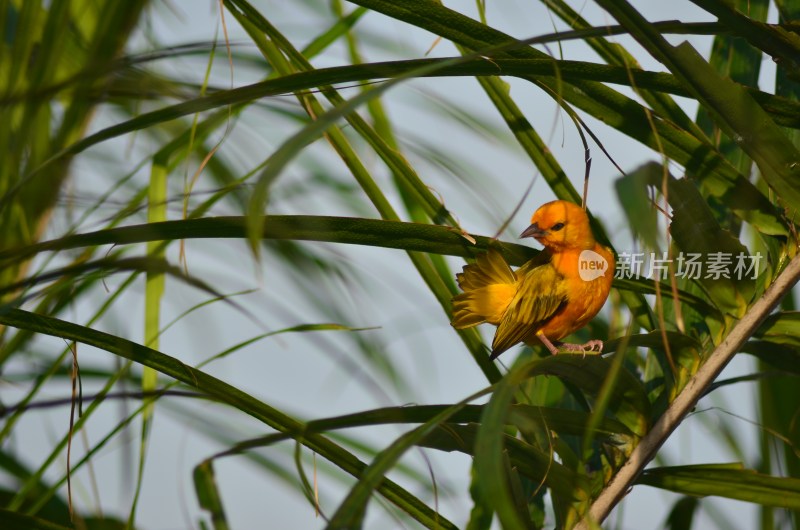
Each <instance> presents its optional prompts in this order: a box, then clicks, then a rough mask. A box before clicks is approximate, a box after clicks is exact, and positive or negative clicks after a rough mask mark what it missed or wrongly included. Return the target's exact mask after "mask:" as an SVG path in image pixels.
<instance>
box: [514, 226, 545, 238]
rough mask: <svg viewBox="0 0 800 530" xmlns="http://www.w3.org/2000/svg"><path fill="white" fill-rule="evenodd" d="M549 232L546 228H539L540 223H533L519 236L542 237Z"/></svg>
mask: <svg viewBox="0 0 800 530" xmlns="http://www.w3.org/2000/svg"><path fill="white" fill-rule="evenodd" d="M546 233H547V231H546V230H542V229H541V228H539V223H533V224H532V225H531V226H529V227H528V228H526V229H525V230H523V232H522V233H521V234H520V235H519V238H520V239H522V238H523V237H542V236H543V235H545V234H546Z"/></svg>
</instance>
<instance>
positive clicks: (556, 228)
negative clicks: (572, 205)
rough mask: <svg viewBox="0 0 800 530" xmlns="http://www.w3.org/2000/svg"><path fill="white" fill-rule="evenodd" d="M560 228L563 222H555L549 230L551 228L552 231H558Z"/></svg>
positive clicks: (562, 226)
mask: <svg viewBox="0 0 800 530" xmlns="http://www.w3.org/2000/svg"><path fill="white" fill-rule="evenodd" d="M562 228H564V223H556V224H554V225H553V226H551V227H550V230H552V231H553V232H558V231H559V230H561V229H562Z"/></svg>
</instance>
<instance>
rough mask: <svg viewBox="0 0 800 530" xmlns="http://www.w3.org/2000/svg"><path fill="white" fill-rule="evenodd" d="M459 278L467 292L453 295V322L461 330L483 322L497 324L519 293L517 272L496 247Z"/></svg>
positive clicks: (457, 276)
mask: <svg viewBox="0 0 800 530" xmlns="http://www.w3.org/2000/svg"><path fill="white" fill-rule="evenodd" d="M456 280H457V281H458V286H459V287H461V289H462V290H463V291H464V292H463V293H461V294H459V295H456V296H455V297H453V321H452V324H453V327H455V328H458V329H461V328H468V327H471V326H475V325H477V324H481V323H483V322H490V323H492V324H497V323H498V322H499V321H500V318H502V315H503V313H504V312H505V310H506V308H507V307H508V304H509V303H510V302H511V298H512V297H513V296H514V293H515V292H516V289H515V283H516V281H517V278H516V275H515V274H514V271H512V270H511V267H509V266H508V263H506V260H505V259H504V258H503V255H502V254H500V252H499V251H497V250H495V249H493V248H490V249H489V251H488V252H486V253H485V254H481V255H479V256H478V257H477V258H476V259H475V263H471V264H469V265H467V266H465V267H464V271H463V272H461V273H459V274H457V275H456Z"/></svg>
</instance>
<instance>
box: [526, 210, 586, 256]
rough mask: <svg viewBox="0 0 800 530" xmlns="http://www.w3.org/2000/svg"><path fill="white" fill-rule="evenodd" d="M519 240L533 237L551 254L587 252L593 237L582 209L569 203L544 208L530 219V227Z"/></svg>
mask: <svg viewBox="0 0 800 530" xmlns="http://www.w3.org/2000/svg"><path fill="white" fill-rule="evenodd" d="M519 237H521V238H522V237H534V238H536V240H537V241H538V242H539V243H541V244H542V245H544V247H545V248H547V249H550V250H553V251H562V250H568V249H589V248H592V247H594V244H595V241H594V235H593V234H592V229H591V228H590V226H589V217H588V216H587V215H586V212H584V211H583V208H581V207H580V206H578V205H577V204H575V203H572V202H568V201H553V202H548V203H546V204H543V205H542V206H540V207H539V209H538V210H536V213H534V214H533V217H531V225H530V226H529V227H528V228H526V229H525V231H524V232H522V234H520V236H519Z"/></svg>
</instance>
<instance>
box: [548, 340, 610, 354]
mask: <svg viewBox="0 0 800 530" xmlns="http://www.w3.org/2000/svg"><path fill="white" fill-rule="evenodd" d="M556 346H558V349H560V350H562V351H565V352H570V353H581V354H583V356H584V357H586V354H587V353H592V354H600V353H603V341H602V340H599V339H593V340H590V341H589V342H587V343H585V344H570V343H568V342H557V343H556Z"/></svg>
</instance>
